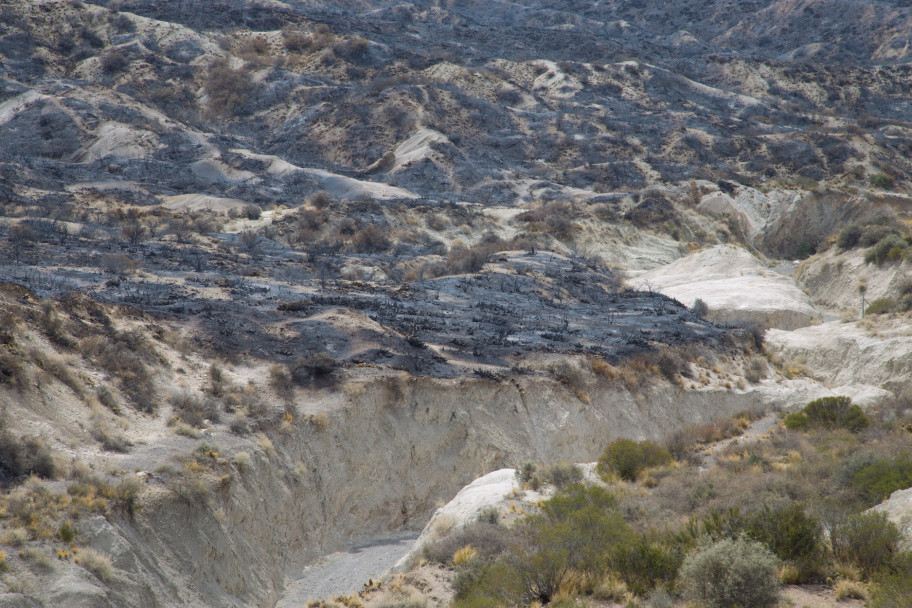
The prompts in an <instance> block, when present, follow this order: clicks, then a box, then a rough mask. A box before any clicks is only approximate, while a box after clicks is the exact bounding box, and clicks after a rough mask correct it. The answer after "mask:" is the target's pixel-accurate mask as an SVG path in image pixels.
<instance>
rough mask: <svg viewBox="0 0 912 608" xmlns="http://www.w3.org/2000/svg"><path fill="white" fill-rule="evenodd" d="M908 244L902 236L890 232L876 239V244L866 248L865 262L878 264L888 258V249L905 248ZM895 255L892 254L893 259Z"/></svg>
mask: <svg viewBox="0 0 912 608" xmlns="http://www.w3.org/2000/svg"><path fill="white" fill-rule="evenodd" d="M908 245H909V244H908V243H907V242H906V240H905V239H904V238H902V237H901V236H899V235H897V234H890V235H888V236H885V237H884V238H882V239H880V240H879V241H877V244H876V245H874V246H873V247H871V248H870V249H868V250H867V251H866V252H865V255H864V261H865V263H866V264H877V265H878V266H880V265H881V264H883V263H884V262H886V261H887V260H888V259H890V251H892V250H893V249H896V248H898V249H899V250H900V251H902V250H903V249H905V248H906V247H907V246H908ZM895 257H896V256H894V259H895Z"/></svg>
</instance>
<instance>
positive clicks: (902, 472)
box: [845, 455, 912, 505]
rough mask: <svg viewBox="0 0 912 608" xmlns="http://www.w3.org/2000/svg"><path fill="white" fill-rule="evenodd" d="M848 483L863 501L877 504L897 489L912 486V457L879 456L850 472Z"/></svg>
mask: <svg viewBox="0 0 912 608" xmlns="http://www.w3.org/2000/svg"><path fill="white" fill-rule="evenodd" d="M845 476H846V477H848V485H849V486H850V487H851V488H852V490H853V491H854V492H855V494H856V496H857V497H858V498H859V500H861V501H862V502H863V503H865V504H868V505H874V504H877V503H879V502H881V501H883V500H884V499H886V498H887V497H889V496H890V494H892V493H893V492H895V491H896V490H902V489H905V488H908V487H912V458H910V457H909V456H908V455H900V456H897V457H895V458H892V459H886V458H877V459H874V460H872V461H871V462H869V463H867V464H863V465H862V466H860V467H858V468H857V469H856V470H854V471H851V472H849V473H848V474H847V475H845Z"/></svg>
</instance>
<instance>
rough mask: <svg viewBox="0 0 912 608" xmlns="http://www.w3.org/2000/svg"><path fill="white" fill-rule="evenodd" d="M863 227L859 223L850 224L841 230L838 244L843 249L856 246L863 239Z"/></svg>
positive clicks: (837, 239) (837, 240)
mask: <svg viewBox="0 0 912 608" xmlns="http://www.w3.org/2000/svg"><path fill="white" fill-rule="evenodd" d="M862 232H863V231H862V227H861V225H859V224H849V225H848V226H845V227H844V228H843V229H842V230H840V231H839V235H838V236H837V237H836V245H838V246H839V248H840V249H842V250H848V249H852V248H853V247H855V246H856V245H857V244H858V242H859V241H860V240H861V235H862Z"/></svg>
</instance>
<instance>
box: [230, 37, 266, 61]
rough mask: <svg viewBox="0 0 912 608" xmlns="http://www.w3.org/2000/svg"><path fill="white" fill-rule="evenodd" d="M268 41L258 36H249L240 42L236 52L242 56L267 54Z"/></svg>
mask: <svg viewBox="0 0 912 608" xmlns="http://www.w3.org/2000/svg"><path fill="white" fill-rule="evenodd" d="M270 50H271V49H270V47H269V41H268V40H266V39H265V38H261V37H260V36H251V37H250V38H248V39H247V40H245V41H244V42H243V44H241V47H240V49H238V54H239V55H241V56H242V57H244V56H250V55H253V56H263V55H268V54H269V51H270Z"/></svg>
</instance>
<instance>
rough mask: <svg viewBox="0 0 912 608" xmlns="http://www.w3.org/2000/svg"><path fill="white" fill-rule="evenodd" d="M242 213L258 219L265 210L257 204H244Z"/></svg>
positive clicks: (251, 218)
mask: <svg viewBox="0 0 912 608" xmlns="http://www.w3.org/2000/svg"><path fill="white" fill-rule="evenodd" d="M241 213H243V215H244V217H246V218H247V219H248V220H258V219H260V216H261V215H262V214H263V210H262V209H260V208H259V206H257V205H244V208H243V209H241Z"/></svg>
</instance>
